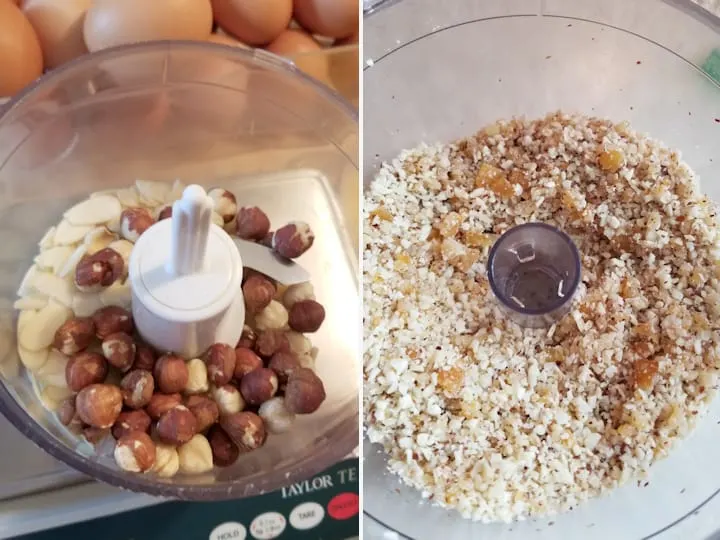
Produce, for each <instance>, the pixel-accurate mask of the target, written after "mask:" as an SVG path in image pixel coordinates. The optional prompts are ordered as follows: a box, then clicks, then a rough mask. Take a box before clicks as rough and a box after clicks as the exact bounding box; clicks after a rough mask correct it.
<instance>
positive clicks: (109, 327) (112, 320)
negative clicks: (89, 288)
mask: <svg viewBox="0 0 720 540" xmlns="http://www.w3.org/2000/svg"><path fill="white" fill-rule="evenodd" d="M92 320H93V322H94V323H95V335H96V336H97V337H98V338H99V339H101V340H102V339H105V338H106V337H108V336H109V335H111V334H115V333H117V332H125V333H126V334H132V331H133V329H134V328H135V325H134V324H133V320H132V315H131V313H130V312H129V311H128V310H127V309H123V308H121V307H119V306H106V307H103V308H100V309H98V310H97V311H96V312H95V313H94V314H93V316H92Z"/></svg>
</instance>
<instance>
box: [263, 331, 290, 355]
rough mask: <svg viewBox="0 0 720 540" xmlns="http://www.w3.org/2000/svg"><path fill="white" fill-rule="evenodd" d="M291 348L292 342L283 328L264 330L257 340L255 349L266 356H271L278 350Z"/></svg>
mask: <svg viewBox="0 0 720 540" xmlns="http://www.w3.org/2000/svg"><path fill="white" fill-rule="evenodd" d="M289 350H290V342H289V341H288V339H287V337H286V336H285V332H284V331H282V330H264V331H262V332H260V333H259V334H258V338H257V341H255V351H257V353H258V354H259V355H260V356H262V357H264V358H270V357H271V356H272V355H273V354H275V353H276V352H278V351H289Z"/></svg>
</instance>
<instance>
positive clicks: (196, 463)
mask: <svg viewBox="0 0 720 540" xmlns="http://www.w3.org/2000/svg"><path fill="white" fill-rule="evenodd" d="M177 453H178V460H179V462H180V472H182V473H185V474H202V473H205V472H208V471H210V470H212V468H213V455H212V448H210V443H209V442H208V440H207V439H206V438H205V437H203V436H202V435H195V436H194V437H193V438H192V439H190V440H189V441H188V442H186V443H185V444H183V445H182V446H180V447H178V449H177Z"/></svg>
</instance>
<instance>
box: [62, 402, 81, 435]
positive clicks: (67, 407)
mask: <svg viewBox="0 0 720 540" xmlns="http://www.w3.org/2000/svg"><path fill="white" fill-rule="evenodd" d="M57 417H58V420H59V421H60V423H61V424H62V425H63V426H66V427H69V428H72V427H75V426H79V425H80V424H81V423H82V421H81V420H80V418H79V417H78V415H77V413H76V412H75V396H70V397H68V398H65V399H63V400H62V401H61V402H60V405H59V406H58V409H57Z"/></svg>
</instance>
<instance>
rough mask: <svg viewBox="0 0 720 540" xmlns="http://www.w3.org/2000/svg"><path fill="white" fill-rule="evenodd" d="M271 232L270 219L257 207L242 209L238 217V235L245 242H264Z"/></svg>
mask: <svg viewBox="0 0 720 540" xmlns="http://www.w3.org/2000/svg"><path fill="white" fill-rule="evenodd" d="M269 231H270V219H268V217H267V214H265V212H263V211H262V210H260V209H259V208H258V207H257V206H250V207H245V208H241V209H240V211H239V212H238V215H237V235H238V236H239V237H240V238H243V239H244V240H262V239H263V238H265V235H266V234H267V233H268V232H269Z"/></svg>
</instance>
